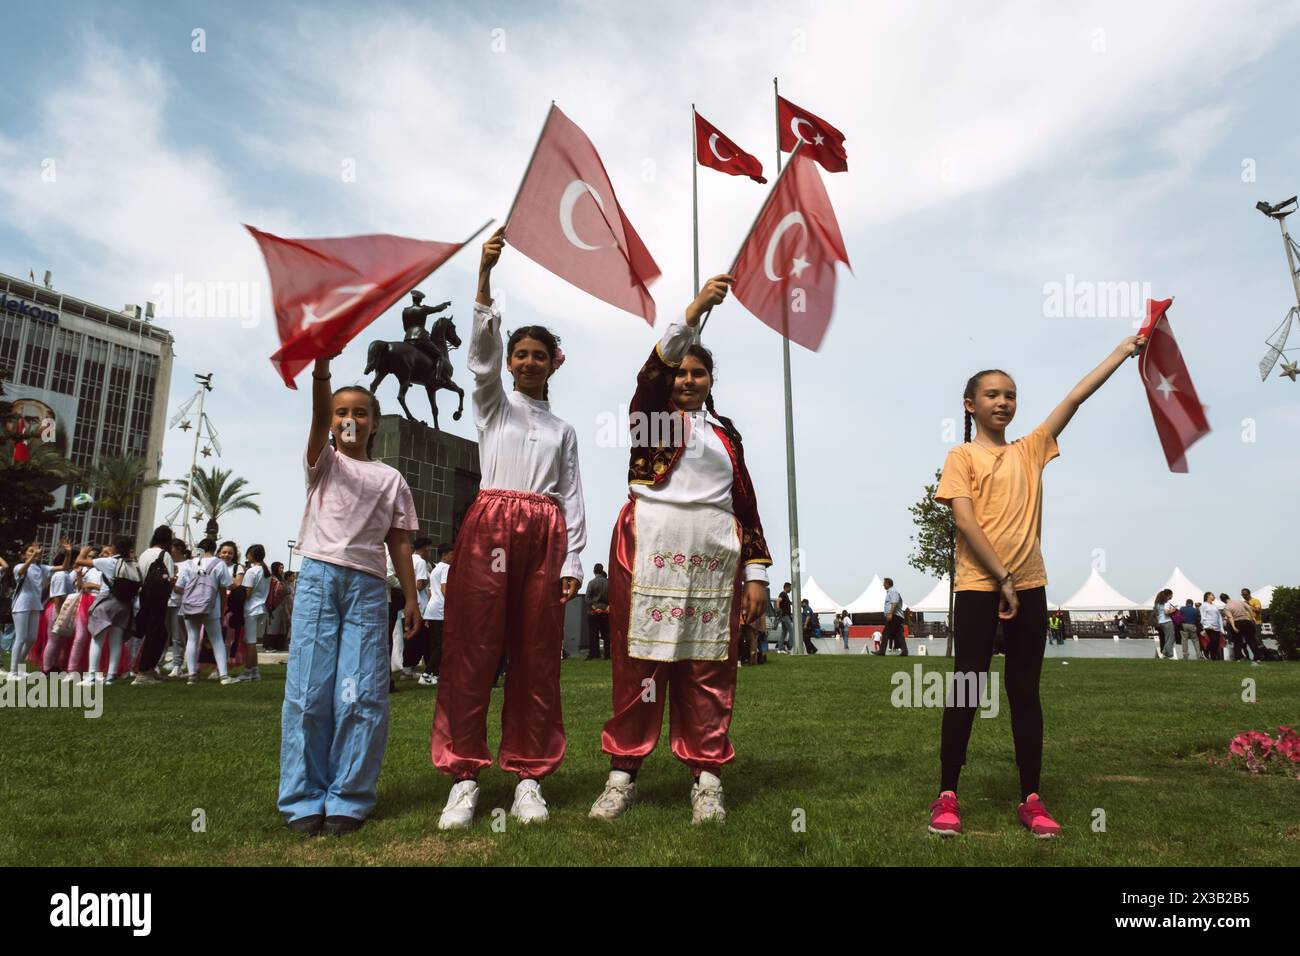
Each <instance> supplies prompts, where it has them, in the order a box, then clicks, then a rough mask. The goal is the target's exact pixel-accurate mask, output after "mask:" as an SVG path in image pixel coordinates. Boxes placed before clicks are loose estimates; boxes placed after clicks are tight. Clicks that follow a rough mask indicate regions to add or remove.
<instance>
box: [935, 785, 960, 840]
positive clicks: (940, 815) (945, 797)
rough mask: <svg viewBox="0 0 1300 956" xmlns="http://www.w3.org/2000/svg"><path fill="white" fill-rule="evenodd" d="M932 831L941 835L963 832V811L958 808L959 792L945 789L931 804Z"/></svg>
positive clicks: (946, 835) (947, 835) (948, 835)
mask: <svg viewBox="0 0 1300 956" xmlns="http://www.w3.org/2000/svg"><path fill="white" fill-rule="evenodd" d="M930 832H931V833H937V834H939V836H945V837H950V836H956V835H957V834H958V833H961V813H960V811H959V810H958V808H957V794H955V793H953V792H952V791H951V790H945V791H944V792H943V793H941V794H939V799H938V800H935V801H934V803H932V804H930Z"/></svg>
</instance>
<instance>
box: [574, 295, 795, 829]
mask: <svg viewBox="0 0 1300 956" xmlns="http://www.w3.org/2000/svg"><path fill="white" fill-rule="evenodd" d="M731 282H732V277H731V276H728V275H720V276H715V277H713V278H712V279H710V280H709V281H708V282H707V283H706V284H705V286H704V288H703V290H702V291H701V292H700V294H699V295H698V296H697V297H696V299H695V301H694V302H692V303H691V304H690V305H689V306H688V307H687V308H686V315H685V318H684V320H677V321H675V322H673V323H672V324H671V325H669V326H668V328H667V330H665V332H664V335H663V338H662V339H660V341H659V344H658V345H657V346H655V349H654V351H652V352H651V353H650V357H649V358H648V359H647V360H646V363H645V365H643V366H642V368H641V372H640V373H639V374H638V375H637V384H636V392H635V394H634V395H633V396H632V404H631V407H630V412H631V414H630V417H629V425H630V427H631V438H632V455H631V463H630V467H629V470H628V485H629V489H630V494H629V495H628V502H627V504H625V505H624V506H623V510H622V511H621V512H620V514H619V516H618V520H617V522H616V523H615V525H614V536H613V541H612V542H611V544H610V554H609V607H610V613H609V629H610V645H611V650H612V655H611V656H612V661H613V677H614V682H613V697H614V715H613V716H612V717H611V718H610V719H609V722H608V723H606V724H605V730H604V732H603V733H602V734H601V744H602V747H603V749H604V751H605V753H607V754H609V755H610V758H611V761H610V763H611V770H610V774H609V779H608V781H607V782H606V784H605V791H604V792H603V793H602V794H601V795H600V797H599V798H598V799H597V800H596V802H595V804H594V805H593V806H592V808H591V814H590V815H591V816H592V817H595V818H597V819H604V820H613V819H615V818H617V817H619V816H621V815H622V814H623V813H624V812H625V811H626V810H627V809H628V808H629V807H630V806H632V804H633V802H634V801H635V800H636V776H637V771H638V770H639V768H640V766H641V762H642V761H643V760H644V759H645V758H646V757H647V756H648V755H649V754H650V752H651V751H652V750H654V748H655V745H656V743H657V742H658V740H659V732H660V729H661V727H662V726H663V713H664V707H665V705H667V706H668V707H669V732H668V733H669V741H670V743H671V745H672V751H673V755H674V756H675V757H677V759H678V760H680V761H682V763H684V764H686V766H687V768H688V769H689V770H690V771H691V774H692V775H693V776H694V778H695V785H694V786H693V787H692V788H691V794H690V801H691V821H692V822H693V823H703V822H706V821H714V822H719V823H720V822H722V821H723V820H724V819H725V817H726V808H725V806H724V804H723V798H722V780H721V776H720V775H721V772H722V767H723V766H724V765H725V764H727V763H728V762H730V761H731V759H732V758H733V757H734V756H735V751H734V750H733V749H732V746H731V740H730V739H729V738H728V735H727V731H728V729H729V727H730V726H731V712H732V707H733V705H734V703H735V697H736V666H737V659H738V651H739V644H740V625H741V623H742V621H743V622H746V623H750V622H754V623H756V622H757V621H758V620H759V618H760V617H761V616H762V613H763V610H764V608H765V606H766V603H767V566H768V565H770V564H771V563H772V557H771V554H770V553H769V552H768V549H767V543H766V541H765V540H764V538H763V526H762V523H761V522H760V521H759V517H758V503H757V500H756V498H755V495H754V485H753V482H751V481H750V478H749V471H748V470H747V469H746V468H745V453H744V447H743V446H742V445H741V436H740V432H739V431H738V430H737V429H736V426H735V425H734V424H733V423H732V421H731V419H729V418H727V417H725V416H723V415H719V414H718V413H717V411H716V409H715V408H714V404H713V356H712V354H711V353H710V352H709V350H708V349H706V348H704V347H703V346H701V345H699V344H697V343H696V342H695V329H696V327H697V326H698V325H699V321H700V317H701V316H702V315H703V314H704V313H705V312H707V311H708V310H709V309H711V308H713V307H714V306H715V305H717V304H718V303H720V302H721V301H722V300H723V299H724V298H726V295H727V289H728V288H729V287H730V285H731Z"/></svg>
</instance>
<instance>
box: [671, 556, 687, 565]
mask: <svg viewBox="0 0 1300 956" xmlns="http://www.w3.org/2000/svg"><path fill="white" fill-rule="evenodd" d="M685 560H686V555H684V554H674V555H673V564H681V563H683V562H684V561H685Z"/></svg>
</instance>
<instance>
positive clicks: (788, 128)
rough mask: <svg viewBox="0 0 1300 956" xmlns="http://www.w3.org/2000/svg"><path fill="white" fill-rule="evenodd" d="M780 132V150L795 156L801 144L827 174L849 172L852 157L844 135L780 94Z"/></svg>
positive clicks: (778, 107) (778, 119) (777, 102)
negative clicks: (846, 147) (794, 152)
mask: <svg viewBox="0 0 1300 956" xmlns="http://www.w3.org/2000/svg"><path fill="white" fill-rule="evenodd" d="M776 112H777V123H776V125H777V129H778V130H779V132H780V134H781V139H780V143H781V149H782V150H784V151H785V152H787V153H789V152H793V151H794V148H795V147H796V146H798V145H799V144H800V143H803V144H804V154H805V155H807V156H811V157H812V158H813V159H815V160H817V162H819V163H821V165H822V168H823V169H825V170H826V171H827V172H828V173H842V172H846V171H847V170H848V168H849V154H848V153H847V152H846V151H845V149H844V134H843V133H841V132H840V131H839V130H837V129H836V128H835V127H834V126H832V125H831V124H830V123H828V122H826V121H825V120H824V119H822V118H821V117H819V116H816V115H814V114H812V113H809V112H808V111H807V110H805V109H801V108H800V107H798V106H795V105H794V104H793V103H791V102H790V101H789V100H787V99H786V98H785V97H784V96H781V95H780V94H778V95H777V97H776Z"/></svg>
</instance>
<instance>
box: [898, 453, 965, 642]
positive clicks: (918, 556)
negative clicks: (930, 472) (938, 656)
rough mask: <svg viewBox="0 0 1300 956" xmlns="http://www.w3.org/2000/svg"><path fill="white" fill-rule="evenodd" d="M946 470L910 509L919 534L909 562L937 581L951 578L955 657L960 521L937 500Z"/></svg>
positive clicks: (950, 590) (949, 595)
mask: <svg viewBox="0 0 1300 956" xmlns="http://www.w3.org/2000/svg"><path fill="white" fill-rule="evenodd" d="M942 476H943V470H942V469H939V470H936V471H935V473H934V484H932V485H926V486H925V497H924V498H922V499H921V500H920V501H918V502H917V503H916V504H914V505H910V506H908V509H907V510H908V511H909V512H911V514H912V523H913V524H914V525H916V534H914V535H912V536H911V541H912V542H913V548H912V553H911V555H910V556H908V559H907V563H908V564H909V565H911V566H912V567H913V568H915V569H916V570H918V571H920V572H922V573H924V574H930V575H933V576H934V577H937V578H942V577H944V576H945V575H946V576H947V578H948V628H947V630H948V646H947V649H946V650H945V654H947V655H948V656H951V655H952V603H953V594H952V585H953V578H954V569H955V567H956V562H957V519H956V518H955V517H954V516H953V513H952V509H951V508H949V507H948V506H947V505H941V504H939V502H937V501H935V500H934V493H935V492H936V491H938V490H939V479H940V478H941V477H942Z"/></svg>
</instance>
